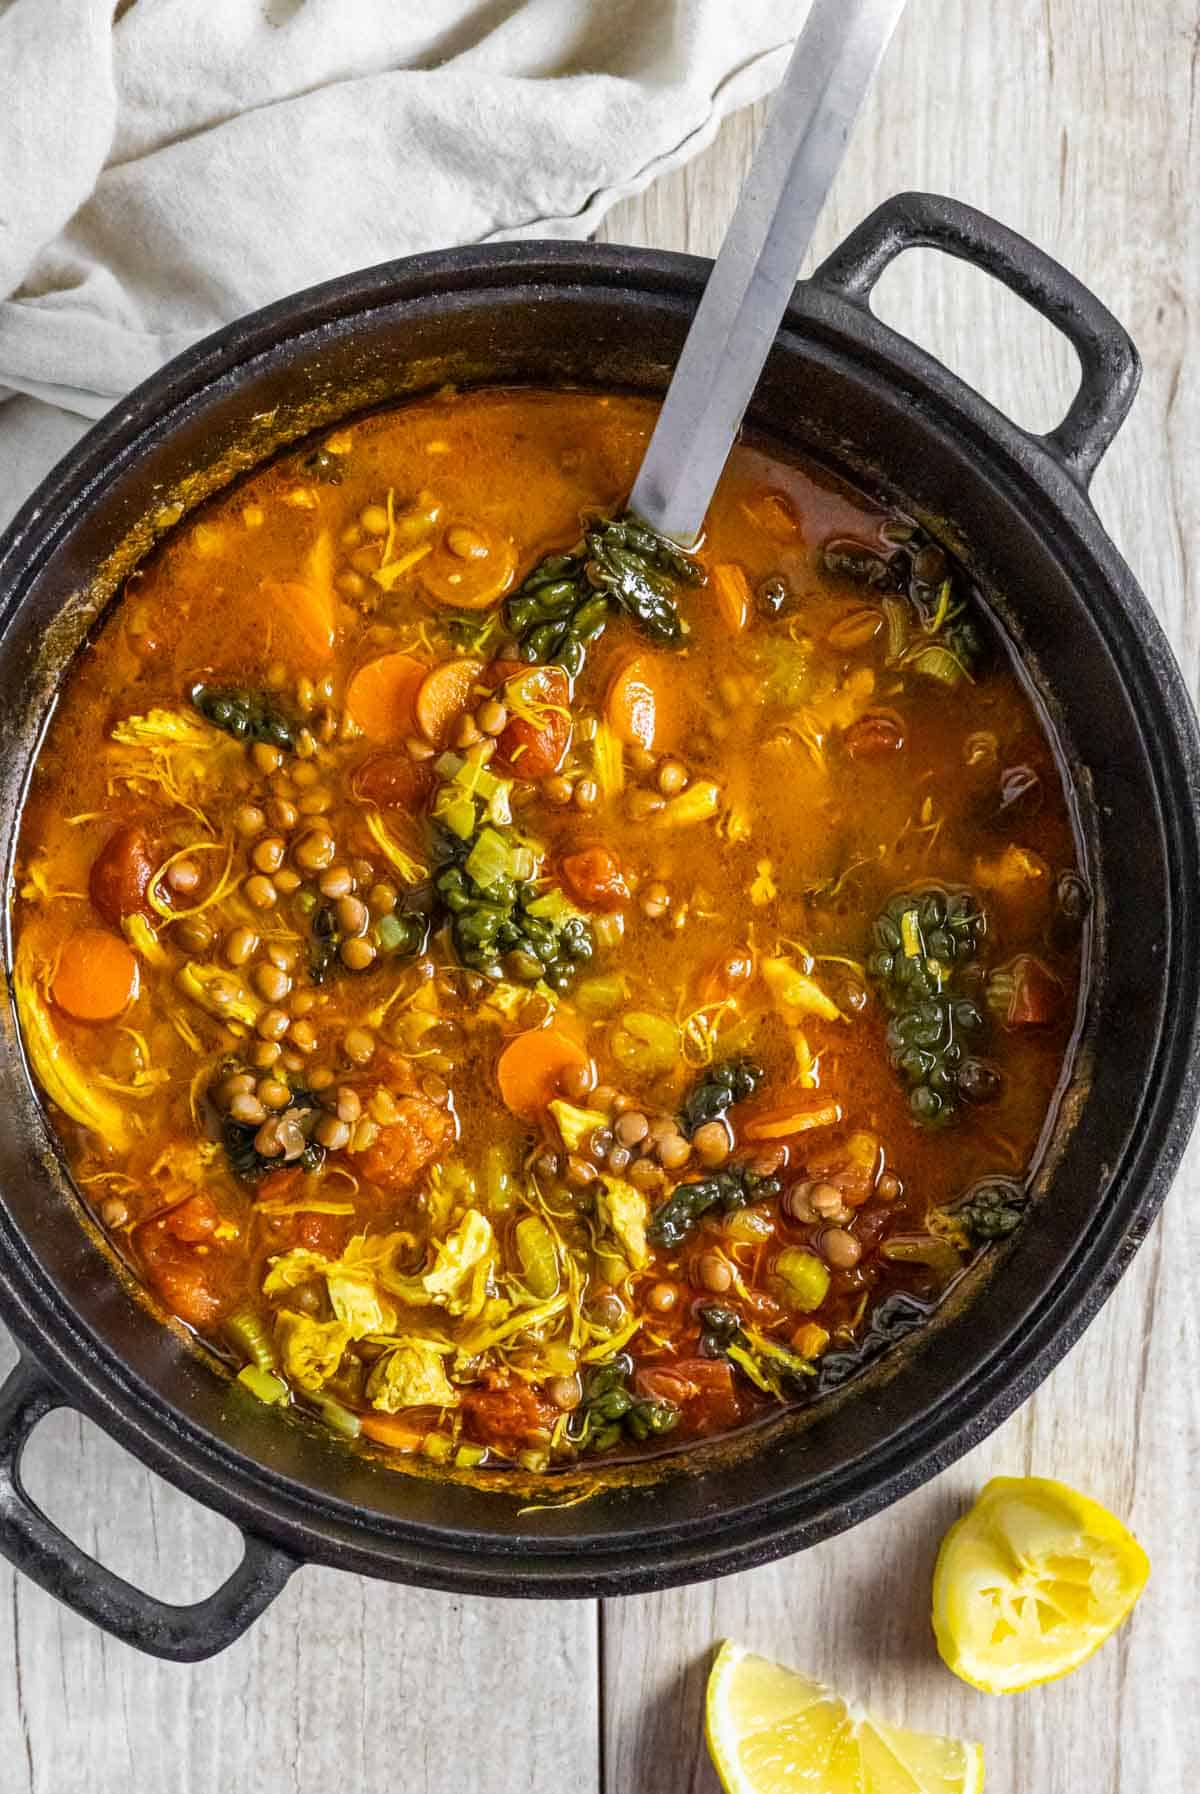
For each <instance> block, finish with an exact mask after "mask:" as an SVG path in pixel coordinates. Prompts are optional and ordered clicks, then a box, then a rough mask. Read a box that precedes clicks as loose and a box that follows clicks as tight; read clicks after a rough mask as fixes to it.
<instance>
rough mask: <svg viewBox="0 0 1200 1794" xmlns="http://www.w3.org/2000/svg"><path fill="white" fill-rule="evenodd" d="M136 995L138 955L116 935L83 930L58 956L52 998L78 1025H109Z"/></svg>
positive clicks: (100, 929)
mask: <svg viewBox="0 0 1200 1794" xmlns="http://www.w3.org/2000/svg"><path fill="white" fill-rule="evenodd" d="M137 994H138V962H137V955H136V954H135V953H134V952H133V951H132V949H131V948H129V947H127V946H126V945H125V942H124V941H123V940H121V939H120V938H119V937H118V936H117V935H115V934H108V933H107V932H106V931H105V930H104V929H103V928H85V929H84V930H83V931H82V933H80V934H73V935H71V936H70V938H69V939H68V941H67V942H66V944H65V946H64V947H63V950H62V953H61V954H60V956H59V961H58V966H57V968H56V970H55V973H54V983H53V986H52V988H51V995H52V996H53V998H54V1001H55V1002H56V1003H57V1005H58V1007H59V1008H60V1009H61V1010H63V1011H64V1013H65V1014H67V1015H70V1016H74V1018H75V1020H76V1021H77V1022H111V1021H112V1020H113V1018H114V1017H115V1016H118V1015H120V1014H121V1013H122V1011H123V1010H125V1009H128V1007H129V1005H130V1004H131V1003H132V1002H133V1000H134V998H135V997H136V996H137Z"/></svg>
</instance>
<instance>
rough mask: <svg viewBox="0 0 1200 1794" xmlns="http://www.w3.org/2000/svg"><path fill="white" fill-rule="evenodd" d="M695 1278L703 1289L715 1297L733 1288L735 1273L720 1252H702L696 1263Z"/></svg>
mask: <svg viewBox="0 0 1200 1794" xmlns="http://www.w3.org/2000/svg"><path fill="white" fill-rule="evenodd" d="M694 1274H695V1278H696V1281H697V1283H698V1284H699V1285H700V1287H701V1289H706V1290H708V1291H709V1292H710V1294H712V1295H714V1296H719V1295H723V1294H724V1293H725V1291H726V1290H727V1289H732V1287H733V1272H732V1270H731V1269H730V1267H729V1264H728V1262H727V1261H726V1260H725V1259H723V1258H722V1257H721V1254H720V1253H719V1252H702V1253H701V1255H700V1257H699V1258H698V1259H697V1260H696V1263H695V1272H694Z"/></svg>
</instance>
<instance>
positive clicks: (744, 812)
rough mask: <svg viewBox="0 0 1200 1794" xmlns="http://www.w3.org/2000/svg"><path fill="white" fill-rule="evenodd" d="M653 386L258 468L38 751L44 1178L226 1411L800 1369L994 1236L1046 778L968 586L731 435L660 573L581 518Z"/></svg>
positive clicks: (656, 548)
mask: <svg viewBox="0 0 1200 1794" xmlns="http://www.w3.org/2000/svg"><path fill="white" fill-rule="evenodd" d="M653 416H654V411H653V407H652V406H651V405H650V404H649V403H648V402H646V401H643V400H640V399H637V398H633V397H623V396H602V395H595V394H589V393H582V392H538V391H500V390H496V391H484V392H477V393H448V394H442V395H439V396H437V397H435V398H430V399H426V400H422V401H419V402H414V403H412V404H409V405H407V406H405V407H403V408H400V409H396V410H393V411H390V412H387V413H383V414H379V415H376V416H372V417H368V418H365V419H362V420H360V421H358V422H355V423H353V424H352V425H349V426H346V427H344V428H341V429H338V430H336V431H334V432H332V433H329V434H327V435H326V436H325V437H324V438H323V439H322V440H321V441H319V442H318V443H317V444H316V445H315V446H311V445H309V446H306V447H304V448H302V449H300V450H299V451H297V452H294V453H291V454H289V455H287V456H285V457H283V458H282V459H280V460H279V461H277V462H276V463H275V464H273V465H272V466H270V467H269V468H267V469H265V470H264V471H262V472H259V473H257V474H255V475H254V476H253V477H252V478H250V479H248V480H247V481H245V482H244V483H243V484H242V485H240V486H239V487H237V488H236V489H233V490H230V491H228V492H227V493H225V494H224V495H222V496H221V497H219V498H218V499H216V500H214V501H213V502H211V503H210V504H208V505H207V506H206V507H204V508H203V509H202V510H201V511H200V512H198V513H197V514H195V515H193V516H191V517H189V518H188V519H187V520H186V521H185V522H184V523H183V524H182V525H181V527H180V528H179V529H178V530H177V531H176V532H175V533H174V534H173V536H172V537H170V538H169V539H168V541H167V542H166V543H165V544H164V545H163V546H162V547H161V548H160V549H159V550H158V551H157V552H156V553H155V554H154V555H153V556H152V557H151V558H150V559H149V560H148V562H147V563H146V564H145V565H144V566H143V567H142V568H141V569H140V570H139V571H138V572H137V573H136V574H134V575H133V576H132V577H131V578H130V579H129V581H128V582H127V585H126V589H125V590H124V592H123V594H122V596H121V599H120V602H119V603H118V604H117V605H116V606H115V607H114V608H113V609H112V611H111V612H110V614H109V615H108V617H107V619H106V621H105V623H104V626H103V627H102V628H101V630H100V631H99V633H98V635H97V637H96V639H95V640H94V642H93V643H92V644H91V645H90V646H89V647H88V648H87V649H86V650H85V651H84V652H83V653H82V654H81V655H80V656H79V658H78V661H77V663H76V665H75V667H74V669H73V671H72V673H71V676H70V678H69V679H68V681H67V683H66V685H65V688H64V690H63V693H62V696H61V699H60V702H59V706H58V709H57V712H56V714H55V716H54V718H53V720H52V723H51V726H50V729H49V732H48V735H47V738H46V741H45V744H44V746H43V749H42V752H41V754H40V757H39V760H38V763H37V766H36V769H35V773H34V777H33V781H32V786H31V790H30V794H29V798H28V802H27V805H26V809H25V813H24V818H23V826H22V835H21V841H20V863H19V875H18V890H17V895H16V897H15V927H16V942H17V945H16V962H15V986H16V992H17V998H18V1003H19V1008H20V1014H21V1020H22V1028H23V1033H24V1039H25V1044H26V1048H27V1051H28V1055H29V1059H30V1062H31V1065H32V1068H33V1071H34V1073H35V1074H36V1077H37V1079H38V1080H39V1082H40V1084H41V1087H42V1090H43V1092H44V1095H45V1097H46V1099H47V1101H48V1105H49V1112H50V1116H51V1120H52V1122H53V1125H54V1127H55V1129H56V1131H57V1133H58V1135H59V1138H60V1140H61V1143H62V1146H63V1149H64V1152H65V1155H66V1158H67V1161H68V1163H69V1165H70V1168H71V1171H72V1174H73V1177H74V1180H75V1183H76V1185H77V1187H78V1188H79V1190H80V1191H81V1193H82V1195H83V1197H84V1199H85V1201H86V1202H87V1203H88V1204H89V1205H90V1206H91V1208H92V1210H93V1212H94V1214H95V1216H96V1218H97V1220H98V1222H99V1223H100V1224H101V1225H102V1227H103V1228H104V1229H105V1230H106V1231H107V1233H108V1235H109V1236H110V1238H111V1239H112V1241H113V1243H114V1245H115V1246H116V1248H117V1250H118V1251H119V1252H120V1253H121V1254H122V1255H123V1257H124V1258H125V1259H126V1261H127V1262H128V1264H129V1265H130V1267H132V1268H133V1269H134V1270H135V1271H136V1272H137V1274H138V1275H139V1276H140V1277H141V1278H142V1280H143V1281H144V1283H145V1285H146V1286H147V1288H148V1289H149V1290H150V1291H151V1292H153V1295H154V1297H155V1298H156V1299H157V1301H158V1302H159V1303H160V1304H161V1305H162V1307H163V1308H164V1309H165V1310H167V1311H168V1312H169V1313H170V1314H172V1315H173V1316H175V1317H177V1320H178V1321H179V1322H182V1323H183V1324H184V1325H185V1326H186V1327H187V1328H189V1329H193V1330H194V1331H195V1332H196V1333H197V1334H198V1335H200V1336H201V1337H202V1338H203V1339H204V1340H205V1341H206V1342H207V1343H208V1344H209V1345H210V1346H211V1347H213V1348H214V1349H215V1350H216V1351H217V1352H218V1353H220V1354H221V1355H222V1356H223V1357H224V1359H225V1360H226V1362H227V1363H228V1365H229V1367H230V1370H231V1373H232V1374H233V1375H234V1376H235V1377H236V1379H237V1383H238V1385H239V1386H240V1388H241V1389H242V1391H243V1392H244V1393H245V1395H246V1398H247V1399H250V1398H257V1399H258V1400H260V1401H262V1402H264V1403H268V1404H271V1405H278V1406H281V1407H282V1406H290V1407H292V1408H293V1409H294V1410H296V1412H297V1413H300V1414H304V1415H308V1416H312V1417H313V1418H315V1419H316V1420H318V1421H320V1422H323V1423H324V1424H326V1425H327V1426H329V1427H331V1428H333V1429H334V1430H335V1431H336V1432H338V1433H340V1434H343V1435H346V1436H347V1437H361V1438H362V1439H364V1440H367V1441H370V1442H371V1443H372V1444H373V1445H374V1446H376V1447H379V1448H382V1449H383V1450H384V1451H385V1452H390V1453H395V1454H413V1453H422V1454H424V1456H425V1457H426V1458H429V1459H432V1460H434V1461H436V1462H439V1463H444V1464H446V1465H448V1466H455V1467H474V1466H478V1465H489V1466H490V1465H496V1466H504V1465H516V1466H520V1467H521V1468H524V1469H526V1470H530V1469H532V1470H537V1471H540V1470H552V1469H556V1468H559V1467H563V1466H570V1465H577V1464H578V1463H579V1462H580V1461H581V1460H596V1459H603V1458H606V1457H619V1456H621V1455H622V1454H625V1455H628V1454H636V1453H643V1452H647V1451H653V1450H661V1449H662V1448H663V1447H664V1445H670V1446H672V1447H674V1446H675V1445H676V1444H677V1443H679V1442H681V1441H686V1440H690V1439H696V1438H699V1437H703V1436H711V1435H713V1434H717V1433H721V1432H724V1431H728V1430H731V1429H734V1428H738V1427H743V1426H746V1425H748V1424H750V1423H752V1422H753V1421H755V1420H756V1419H758V1418H760V1417H762V1416H763V1415H765V1414H768V1413H771V1412H773V1411H776V1410H777V1409H778V1407H779V1405H780V1404H781V1403H795V1402H805V1401H811V1400H813V1399H816V1398H819V1397H820V1396H821V1395H822V1394H823V1393H825V1392H826V1391H828V1390H829V1389H831V1388H833V1387H835V1386H837V1385H839V1384H841V1383H843V1382H844V1381H845V1380H846V1379H847V1378H848V1377H850V1376H852V1375H853V1374H855V1373H856V1372H857V1371H858V1370H859V1369H860V1368H861V1367H862V1366H864V1365H865V1364H868V1363H870V1362H871V1361H872V1360H873V1359H874V1358H875V1357H877V1356H878V1354H879V1353H880V1352H882V1351H883V1350H885V1349H886V1348H887V1347H888V1346H889V1345H890V1344H891V1343H892V1342H894V1341H895V1340H897V1339H898V1338H900V1337H901V1336H902V1335H904V1334H905V1333H907V1332H909V1331H911V1330H912V1329H913V1328H915V1327H918V1326H919V1325H921V1323H922V1322H923V1321H924V1319H925V1318H926V1317H927V1316H928V1315H929V1313H930V1312H931V1311H932V1310H933V1308H934V1307H935V1306H936V1304H937V1303H938V1301H939V1300H940V1299H941V1298H942V1297H943V1295H944V1294H945V1292H946V1290H947V1289H948V1288H949V1287H950V1286H951V1285H952V1284H953V1283H954V1282H955V1280H956V1279H957V1278H958V1277H959V1276H960V1275H961V1273H962V1272H963V1270H964V1269H965V1268H966V1266H967V1265H968V1264H969V1263H970V1262H971V1260H972V1258H973V1257H974V1256H975V1255H976V1254H978V1253H979V1252H981V1251H984V1250H986V1249H987V1248H988V1246H989V1244H990V1242H992V1241H994V1240H997V1239H1000V1238H1002V1237H1004V1236H1005V1235H1007V1234H1009V1233H1011V1232H1012V1231H1013V1230H1014V1228H1015V1227H1016V1226H1017V1225H1018V1224H1019V1222H1020V1220H1021V1218H1022V1215H1023V1213H1024V1211H1025V1209H1026V1207H1027V1203H1028V1190H1029V1182H1030V1176H1031V1173H1032V1171H1033V1170H1034V1168H1035V1167H1036V1164H1037V1158H1038V1152H1039V1145H1040V1142H1041V1140H1042V1139H1043V1137H1044V1135H1045V1132H1046V1129H1047V1126H1048V1123H1049V1122H1050V1121H1051V1120H1052V1118H1053V1112H1054V1105H1055V1098H1056V1093H1057V1092H1058V1090H1059V1089H1060V1087H1061V1085H1062V1083H1063V1080H1064V1078H1065V1077H1066V1076H1067V1075H1068V1073H1069V1069H1070V1048H1071V1041H1072V1037H1073V1030H1074V1025H1075V1017H1076V1012H1077V1009H1078V999H1079V985H1080V965H1081V937H1082V934H1083V931H1084V928H1085V923H1086V912H1087V888H1086V885H1085V883H1084V881H1083V879H1082V877H1081V876H1080V873H1079V869H1078V864H1077V852H1076V843H1075V839H1074V834H1073V828H1072V813H1071V806H1070V801H1069V795H1068V792H1067V789H1066V787H1065V785H1064V779H1063V774H1062V769H1061V768H1060V766H1059V764H1058V762H1057V761H1056V758H1055V755H1054V751H1053V748H1052V744H1051V741H1050V739H1049V738H1048V735H1047V732H1046V728H1045V726H1044V723H1043V721H1042V719H1041V717H1040V715H1039V713H1038V711H1037V710H1036V708H1035V707H1034V704H1033V703H1032V701H1031V698H1030V695H1029V692H1028V691H1027V689H1026V688H1025V686H1024V685H1023V683H1022V681H1021V679H1020V678H1019V677H1018V674H1017V672H1016V670H1015V668H1014V665H1013V663H1012V661H1011V659H1010V657H1009V655H1008V654H1007V652H1006V650H1005V648H1004V646H1003V644H1002V643H1001V642H1000V640H999V639H998V638H997V637H996V636H995V634H994V632H993V631H992V630H991V628H990V625H989V623H988V621H987V618H986V617H985V615H984V614H983V612H982V609H981V606H980V603H979V600H978V596H977V594H976V593H975V592H974V591H973V589H972V587H971V585H970V582H969V580H968V578H967V576H966V575H965V573H964V572H963V570H962V569H961V567H959V566H958V565H956V564H955V563H954V562H953V561H952V560H951V559H950V558H949V557H948V556H947V554H946V553H945V552H944V550H943V549H942V548H941V547H940V546H939V545H938V544H936V543H935V542H933V541H931V540H930V539H929V538H928V537H927V536H926V535H925V534H924V533H923V532H922V531H921V530H920V529H919V528H918V527H917V526H916V525H914V524H913V523H912V521H911V520H910V519H908V518H906V517H904V516H902V515H900V514H898V513H896V512H894V511H889V510H888V509H886V508H885V507H883V506H881V505H879V504H877V503H874V502H872V501H871V500H870V499H868V498H867V497H865V496H864V495H862V494H860V493H858V492H855V491H852V490H851V489H849V488H848V487H846V486H845V485H843V484H841V483H839V482H838V481H836V480H835V479H834V478H833V477H832V476H830V475H829V474H827V473H826V472H824V471H823V470H820V469H818V468H815V467H811V466H804V465H799V464H795V463H793V462H785V461H782V460H780V459H778V458H775V457H773V456H771V455H770V454H768V453H766V452H763V450H761V449H760V448H757V447H755V446H752V445H749V444H747V445H742V446H739V447H738V448H737V449H736V450H735V451H734V454H733V456H732V458H731V460H730V463H729V466H728V468H727V470H726V473H725V476H724V478H723V480H722V482H721V486H720V488H719V491H718V493H717V495H716V498H715V499H714V502H713V505H712V507H711V511H710V514H709V517H708V519H707V524H706V530H705V535H704V537H703V540H702V542H701V543H700V545H699V546H698V548H697V550H696V552H695V554H693V555H689V554H684V553H683V552H682V551H681V550H678V549H676V548H674V547H673V546H672V545H670V544H667V543H664V542H663V541H662V540H661V539H659V538H657V537H654V536H653V535H651V534H650V533H649V532H647V531H645V530H643V529H641V528H640V527H639V526H638V525H636V524H635V523H631V522H629V521H628V520H622V514H621V507H622V504H623V501H624V500H625V498H626V496H627V494H628V491H629V488H630V486H631V483H632V480H633V476H634V474H635V472H636V469H637V466H638V463H639V460H640V457H641V455H642V453H643V450H644V448H645V444H646V442H647V439H648V436H649V432H650V429H651V427H652V423H653ZM981 1299H986V1296H984V1297H982V1298H981ZM397 1461H400V1460H399V1459H397Z"/></svg>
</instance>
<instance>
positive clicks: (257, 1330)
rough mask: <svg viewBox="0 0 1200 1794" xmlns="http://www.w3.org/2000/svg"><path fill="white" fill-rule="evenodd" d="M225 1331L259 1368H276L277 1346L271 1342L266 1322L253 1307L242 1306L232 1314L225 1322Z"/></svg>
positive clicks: (236, 1346)
mask: <svg viewBox="0 0 1200 1794" xmlns="http://www.w3.org/2000/svg"><path fill="white" fill-rule="evenodd" d="M225 1333H226V1336H227V1338H228V1340H229V1343H230V1345H232V1346H234V1347H235V1348H236V1350H238V1351H239V1352H241V1353H243V1354H244V1355H245V1357H247V1358H248V1359H249V1360H250V1363H251V1364H253V1365H257V1367H258V1369H259V1370H274V1369H275V1347H274V1346H273V1345H272V1344H271V1336H270V1334H269V1333H268V1332H267V1328H266V1323H265V1322H264V1320H263V1318H262V1316H261V1315H260V1314H257V1313H255V1311H254V1309H253V1308H240V1309H239V1310H238V1312H237V1313H236V1314H231V1315H230V1317H229V1319H228V1320H227V1321H226V1322H225Z"/></svg>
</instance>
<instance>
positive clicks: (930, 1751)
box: [706, 1641, 983, 1794]
mask: <svg viewBox="0 0 1200 1794" xmlns="http://www.w3.org/2000/svg"><path fill="white" fill-rule="evenodd" d="M706 1730H707V1736H708V1748H709V1751H710V1753H711V1755H712V1759H713V1762H714V1764H715V1765H716V1769H717V1773H718V1774H719V1776H720V1778H721V1781H722V1784H723V1785H724V1787H725V1790H726V1794H981V1791H982V1788H983V1751H982V1748H981V1747H980V1746H979V1745H978V1744H967V1743H964V1742H962V1741H961V1740H960V1739H958V1738H942V1737H938V1736H937V1735H936V1734H934V1733H931V1732H912V1731H907V1730H904V1729H903V1728H901V1727H898V1726H889V1725H885V1724H883V1722H882V1721H880V1720H878V1719H873V1718H871V1717H870V1715H868V1714H865V1713H861V1712H858V1711H857V1710H856V1709H853V1708H851V1707H850V1706H849V1704H848V1703H847V1702H846V1701H845V1700H843V1699H842V1697H841V1696H840V1695H839V1694H836V1693H834V1691H833V1690H832V1689H831V1688H827V1687H825V1686H824V1684H823V1683H821V1682H816V1681H813V1679H812V1678H811V1677H809V1676H805V1675H801V1674H800V1673H799V1671H797V1670H792V1669H785V1668H783V1666H782V1665H781V1664H778V1663H769V1662H768V1661H767V1659H766V1658H765V1657H756V1656H754V1655H753V1653H751V1652H749V1651H745V1650H743V1649H742V1647H741V1646H740V1645H736V1644H732V1643H730V1642H728V1641H727V1642H726V1643H725V1644H723V1645H722V1646H721V1649H720V1651H719V1652H718V1654H717V1660H716V1662H715V1663H714V1664H713V1667H712V1673H711V1674H710V1676H709V1678H708V1702H707V1726H706Z"/></svg>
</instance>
